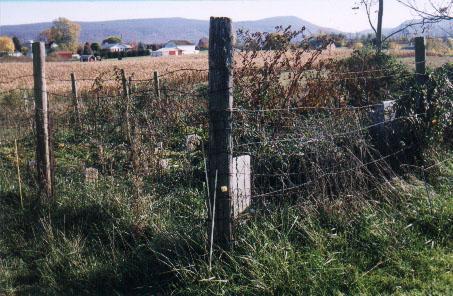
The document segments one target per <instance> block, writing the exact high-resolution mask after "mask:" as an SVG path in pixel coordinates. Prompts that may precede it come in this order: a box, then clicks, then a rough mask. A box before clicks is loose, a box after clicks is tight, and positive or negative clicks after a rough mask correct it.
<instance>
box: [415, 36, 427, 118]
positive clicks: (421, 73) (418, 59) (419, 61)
mask: <svg viewBox="0 0 453 296" xmlns="http://www.w3.org/2000/svg"><path fill="white" fill-rule="evenodd" d="M415 75H416V77H415V78H416V81H417V83H418V84H419V85H423V84H424V83H425V82H426V47H425V37H423V36H422V37H415ZM422 103H423V102H422V96H421V95H419V96H418V97H417V100H416V103H415V104H416V106H415V108H416V110H417V112H419V113H420V112H423V110H424V106H423V104H422Z"/></svg>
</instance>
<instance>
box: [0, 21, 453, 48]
mask: <svg viewBox="0 0 453 296" xmlns="http://www.w3.org/2000/svg"><path fill="white" fill-rule="evenodd" d="M407 22H410V20H409V21H406V22H404V23H402V24H401V25H399V26H397V27H395V28H384V29H383V32H384V34H389V33H390V32H393V31H395V30H396V29H399V28H401V27H402V26H404V24H405V23H407ZM77 23H79V24H80V26H81V34H80V42H86V41H89V42H100V41H102V40H103V39H105V38H106V37H107V36H111V35H118V36H122V37H123V40H124V41H125V42H132V41H136V42H138V41H142V42H145V43H163V42H166V41H168V40H171V39H186V40H189V41H192V42H197V41H198V40H199V39H200V38H202V37H207V36H208V33H209V21H208V20H197V19H187V18H181V17H172V18H149V19H124V20H108V21H95V22H77ZM51 25H52V23H51V22H41V23H33V24H21V25H5V26H0V35H8V36H17V37H18V38H19V39H20V40H22V41H25V40H34V39H37V37H38V35H39V33H40V32H42V31H43V30H45V29H47V28H49V27H50V26H51ZM234 25H235V27H236V29H239V28H242V29H246V30H250V31H252V32H256V31H260V32H272V31H274V29H275V27H276V26H279V25H281V26H283V27H286V26H289V25H290V26H292V28H293V29H295V30H296V29H300V28H301V27H302V26H305V28H306V32H307V33H308V34H316V33H319V32H325V33H343V34H347V35H349V36H353V35H363V34H367V33H371V32H372V31H371V30H365V31H362V32H358V33H347V32H342V31H340V30H336V29H333V28H328V27H323V26H319V25H316V24H314V23H311V22H309V21H306V20H303V19H301V18H298V17H295V16H277V17H270V18H264V19H259V20H251V21H238V22H235V23H234ZM451 26H452V24H451V23H448V22H445V23H443V22H441V23H440V24H434V25H431V28H430V29H429V30H428V31H425V32H424V34H427V32H428V33H429V32H431V35H433V36H437V37H444V36H448V35H450V36H451V34H452V28H451ZM421 31H422V29H421V27H420V26H418V27H417V26H415V27H413V28H412V29H409V30H407V31H405V32H402V33H400V34H401V35H402V34H415V33H418V32H421Z"/></svg>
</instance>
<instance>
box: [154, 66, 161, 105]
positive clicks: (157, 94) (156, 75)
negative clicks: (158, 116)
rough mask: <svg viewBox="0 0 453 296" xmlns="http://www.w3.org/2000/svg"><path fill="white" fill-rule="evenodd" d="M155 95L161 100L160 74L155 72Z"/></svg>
mask: <svg viewBox="0 0 453 296" xmlns="http://www.w3.org/2000/svg"><path fill="white" fill-rule="evenodd" d="M154 93H155V94H156V97H157V98H158V99H160V81H159V73H158V72H157V71H154Z"/></svg>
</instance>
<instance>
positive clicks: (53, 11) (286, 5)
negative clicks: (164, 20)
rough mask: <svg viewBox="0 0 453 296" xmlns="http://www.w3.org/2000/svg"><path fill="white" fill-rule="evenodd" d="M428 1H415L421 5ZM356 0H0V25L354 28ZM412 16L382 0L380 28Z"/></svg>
mask: <svg viewBox="0 0 453 296" xmlns="http://www.w3.org/2000/svg"><path fill="white" fill-rule="evenodd" d="M426 1H427V0H417V2H418V3H419V4H420V5H421V6H423V3H424V2H426ZM356 2H357V0H281V1H277V0H236V1H234V0H230V1H220V0H219V1H191V0H186V1H168V0H166V1H165V0H147V1H144V0H143V1H105V0H104V1H102V0H98V1H36V0H35V1H30V0H25V1H24V0H16V1H13V0H0V25H11V24H24V23H35V22H47V21H51V20H53V19H55V18H57V17H59V16H64V17H67V18H69V19H71V20H75V21H102V20H116V19H137V18H157V17H185V18H193V19H208V18H209V17H210V16H212V15H214V16H229V17H232V18H233V21H234V20H256V19H260V18H266V17H272V16H288V15H293V16H297V17H300V18H303V19H305V20H307V21H310V22H312V23H314V24H317V25H321V26H325V27H332V28H336V29H339V30H343V31H347V32H354V31H361V30H364V29H368V28H369V24H368V20H367V18H366V15H365V13H364V11H363V10H353V9H352V8H353V7H356V6H357V5H356ZM410 18H414V16H413V15H411V13H410V12H409V11H408V9H406V8H404V7H402V6H401V5H400V4H398V3H397V2H396V0H386V1H385V14H384V27H394V26H397V25H399V24H400V23H401V22H403V21H405V20H407V19H410Z"/></svg>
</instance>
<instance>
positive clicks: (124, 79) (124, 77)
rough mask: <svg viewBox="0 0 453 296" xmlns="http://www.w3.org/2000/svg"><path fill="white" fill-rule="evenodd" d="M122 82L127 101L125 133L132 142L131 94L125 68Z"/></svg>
mask: <svg viewBox="0 0 453 296" xmlns="http://www.w3.org/2000/svg"><path fill="white" fill-rule="evenodd" d="M121 82H122V84H123V99H124V103H125V108H124V112H123V116H124V124H125V127H124V129H125V134H126V138H127V141H128V142H129V143H130V142H131V122H130V118H129V109H130V96H129V87H128V85H127V79H126V74H125V73H124V69H121Z"/></svg>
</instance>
